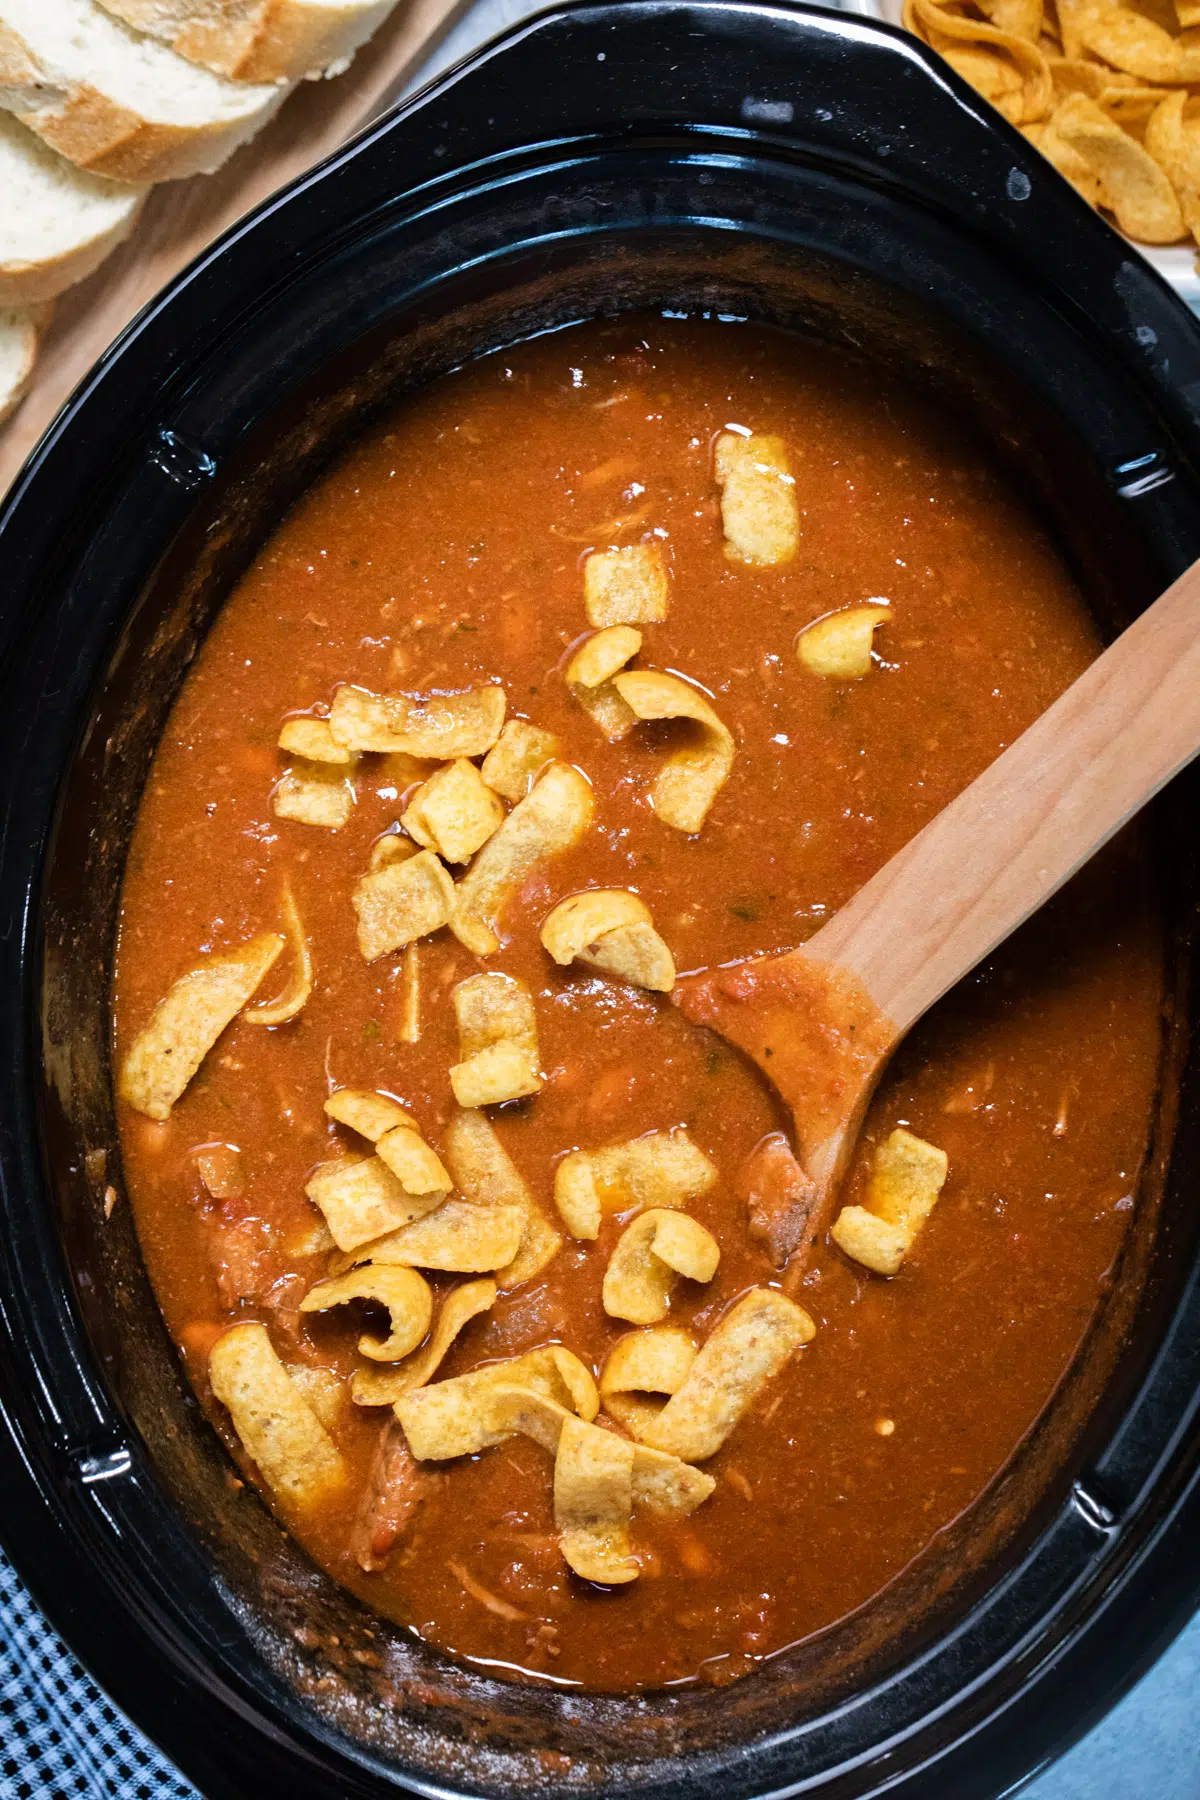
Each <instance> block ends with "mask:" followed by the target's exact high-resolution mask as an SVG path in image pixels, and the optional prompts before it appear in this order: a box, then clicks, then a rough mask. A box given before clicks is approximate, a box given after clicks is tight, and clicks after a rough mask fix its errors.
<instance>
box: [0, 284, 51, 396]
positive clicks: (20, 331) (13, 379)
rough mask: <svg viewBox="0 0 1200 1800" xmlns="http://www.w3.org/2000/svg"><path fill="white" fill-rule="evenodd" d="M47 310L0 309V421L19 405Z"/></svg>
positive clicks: (34, 358) (47, 308) (35, 359)
mask: <svg viewBox="0 0 1200 1800" xmlns="http://www.w3.org/2000/svg"><path fill="white" fill-rule="evenodd" d="M49 311H50V309H49V307H47V306H41V307H28V306H0V419H7V417H8V415H9V413H10V412H12V411H13V410H14V409H15V408H16V407H17V406H18V405H19V404H20V402H21V400H22V398H23V397H24V394H25V389H26V388H27V387H28V386H29V377H30V376H31V375H32V374H33V365H34V363H35V362H36V361H37V346H38V335H39V333H40V332H41V329H42V326H43V325H44V324H45V323H46V319H47V317H48V316H49Z"/></svg>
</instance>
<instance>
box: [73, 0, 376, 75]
mask: <svg viewBox="0 0 1200 1800" xmlns="http://www.w3.org/2000/svg"><path fill="white" fill-rule="evenodd" d="M102 4H103V5H104V6H106V7H107V8H108V11H109V12H111V13H115V14H116V16H117V17H118V18H119V19H124V21H125V23H126V24H127V25H133V26H134V27H136V29H137V30H138V31H146V32H149V34H150V36H151V37H155V38H159V39H161V41H162V42H163V43H164V44H169V45H170V46H171V48H172V50H174V51H176V52H177V53H178V54H179V55H180V56H186V57H187V59H188V61H189V62H194V63H201V64H203V66H204V67H205V68H206V69H214V70H215V71H216V72H217V74H218V75H229V76H233V77H235V78H236V79H237V80H239V81H294V80H297V79H298V78H299V77H300V76H302V75H317V74H320V73H321V71H322V70H325V69H328V68H330V67H331V66H334V67H336V66H340V67H345V64H346V63H347V62H348V61H349V59H350V58H351V57H352V56H353V55H354V52H355V51H356V50H357V49H358V47H359V45H360V44H365V43H366V41H367V39H368V38H369V37H370V36H371V34H372V32H374V31H375V30H376V28H377V27H378V26H379V25H381V24H382V23H383V21H384V19H386V17H387V15H388V13H390V12H391V10H392V7H393V6H394V5H395V0H102Z"/></svg>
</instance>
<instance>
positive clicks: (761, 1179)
mask: <svg viewBox="0 0 1200 1800" xmlns="http://www.w3.org/2000/svg"><path fill="white" fill-rule="evenodd" d="M737 1194H738V1198H739V1199H741V1200H744V1201H745V1202H746V1211H747V1213H748V1214H749V1219H750V1223H749V1228H748V1235H749V1236H750V1237H751V1238H752V1239H753V1240H754V1242H755V1243H757V1244H762V1246H763V1248H764V1249H765V1250H766V1252H767V1255H768V1256H769V1257H770V1259H771V1261H772V1263H773V1264H774V1266H775V1267H776V1268H777V1269H782V1268H784V1267H786V1265H787V1261H788V1258H789V1257H790V1256H792V1255H794V1254H795V1252H796V1251H797V1250H798V1249H799V1247H800V1245H801V1243H802V1242H803V1240H804V1233H805V1229H806V1228H807V1225H808V1221H809V1218H810V1217H811V1215H812V1210H813V1206H814V1205H815V1203H816V1199H817V1185H816V1183H815V1181H813V1179H812V1177H811V1176H810V1175H807V1174H805V1172H804V1170H803V1169H802V1168H801V1167H800V1164H799V1163H798V1162H797V1161H796V1158H795V1157H794V1156H793V1155H792V1152H791V1148H790V1146H789V1145H788V1141H787V1139H786V1138H785V1137H784V1135H783V1133H782V1132H781V1131H773V1132H772V1133H771V1135H770V1136H769V1137H765V1138H763V1140H762V1142H761V1143H760V1144H758V1145H757V1146H756V1147H755V1149H754V1150H752V1151H751V1153H750V1155H749V1156H748V1157H747V1158H746V1161H745V1162H744V1163H743V1164H742V1168H741V1172H740V1174H739V1175H738V1179H737Z"/></svg>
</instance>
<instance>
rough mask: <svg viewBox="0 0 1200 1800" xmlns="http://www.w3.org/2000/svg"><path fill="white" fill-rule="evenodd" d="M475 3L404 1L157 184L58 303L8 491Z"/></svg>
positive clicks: (2, 466)
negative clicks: (205, 166)
mask: <svg viewBox="0 0 1200 1800" xmlns="http://www.w3.org/2000/svg"><path fill="white" fill-rule="evenodd" d="M470 4H471V0H400V5H399V6H398V7H397V9H396V11H395V13H393V15H392V17H391V18H390V19H388V20H387V22H386V23H385V24H384V25H383V26H382V27H381V28H380V30H379V31H378V32H377V33H376V34H375V36H374V38H373V39H372V40H371V42H370V43H369V44H367V45H365V46H364V47H363V49H361V50H360V51H359V52H358V55H357V56H356V57H355V59H354V61H353V62H352V63H351V65H350V67H349V69H348V70H347V71H346V73H345V74H344V75H339V76H338V77H337V78H336V79H335V80H333V81H302V82H301V83H300V85H299V87H298V88H297V90H296V92H295V93H294V94H292V95H290V96H289V98H288V100H287V102H286V104H285V105H284V106H283V107H281V108H280V111H279V112H278V113H277V114H276V116H275V118H274V119H272V121H271V123H270V124H269V125H268V126H267V127H266V129H265V130H264V131H262V132H260V134H259V136H258V137H256V138H255V139H254V140H253V141H252V142H251V143H249V144H246V145H245V146H244V147H243V148H242V149H241V150H239V151H238V152H237V154H236V155H234V156H232V157H231V158H230V160H229V161H228V162H227V163H226V164H225V165H224V166H223V167H222V168H220V169H218V170H217V172H216V174H215V175H197V176H194V177H193V178H192V179H191V180H190V181H167V182H163V183H162V185H161V186H159V187H157V188H155V189H154V191H153V193H151V195H150V197H149V199H148V200H147V202H146V205H145V208H144V209H143V212H142V216H141V218H140V219H139V221H138V223H137V226H136V227H135V229H134V232H133V235H132V237H131V238H130V239H129V241H128V242H127V243H125V244H122V245H121V247H120V249H118V250H116V251H115V252H114V253H113V255H112V256H110V257H109V258H108V261H107V262H105V263H103V264H102V265H101V267H100V268H99V269H97V271H96V273H95V274H94V275H92V276H90V277H89V278H88V280H87V281H81V282H80V283H79V284H78V286H76V287H73V288H70V289H68V291H67V292H66V293H65V294H64V295H63V296H62V298H61V299H60V300H59V301H58V303H57V306H56V308H55V312H54V317H53V319H52V321H51V324H50V327H49V329H48V331H47V332H46V334H45V336H44V338H43V339H42V349H41V355H40V356H39V358H38V363H37V367H36V368H35V370H34V376H33V384H32V386H31V388H30V390H29V393H28V395H27V396H26V398H25V400H24V401H23V402H22V404H21V406H20V407H18V409H17V411H16V412H15V413H14V414H13V416H12V418H11V419H10V420H9V421H8V422H7V423H6V424H5V425H3V426H0V498H2V497H3V495H4V494H5V493H6V492H7V490H8V488H9V486H10V485H11V483H12V481H13V479H14V477H15V476H16V475H17V473H18V471H19V470H20V468H21V465H22V463H23V462H24V461H25V458H26V457H27V456H28V455H29V452H30V451H31V450H32V449H33V447H34V445H35V444H36V443H37V441H38V439H39V438H40V437H41V435H42V433H43V431H45V429H46V427H47V425H49V423H50V421H51V420H52V419H53V417H54V415H55V413H56V412H57V411H58V409H59V407H60V406H61V405H62V404H63V402H64V401H65V400H66V399H67V397H68V395H69V394H70V393H71V391H72V389H73V388H74V387H75V386H76V384H77V383H78V382H79V381H80V380H82V378H83V377H84V376H85V375H86V374H87V372H88V370H89V369H90V368H91V366H92V364H93V363H94V362H95V360H96V358H97V357H98V356H99V355H100V354H101V352H102V351H103V350H105V349H106V348H107V347H108V345H109V344H111V343H112V341H113V339H114V338H115V337H116V335H117V333H118V332H119V331H120V330H121V329H122V328H123V327H124V326H125V325H127V324H128V323H129V321H130V319H132V318H133V316H134V314H135V313H136V312H138V311H139V310H140V308H141V307H143V306H144V305H145V303H146V301H147V300H149V299H151V298H153V296H154V295H155V294H156V293H157V292H158V290H159V289H160V288H161V287H163V286H164V285H165V283H166V282H168V281H169V280H170V279H171V277H172V276H173V275H175V274H177V273H178V272H179V270H180V269H182V268H184V267H185V265H186V264H187V263H189V262H191V260H192V258H193V257H194V256H196V255H198V254H199V252H200V251H201V250H203V248H204V246H205V245H206V244H209V243H211V242H212V240H213V239H214V238H215V237H218V236H219V235H220V233H221V232H223V231H225V230H227V229H228V227H229V226H230V225H232V224H233V223H234V222H235V221H236V220H237V219H240V218H241V216H242V214H243V213H246V212H248V211H249V210H250V208H251V207H252V206H257V205H258V203H259V201H260V200H264V199H266V197H267V195H268V194H272V193H274V192H275V190H276V189H277V188H280V187H282V186H283V185H284V183H285V182H288V181H291V180H293V179H294V178H295V177H296V176H297V175H302V174H303V173H304V171H305V169H310V168H312V166H313V164H314V163H318V162H320V161H321V159H322V158H323V157H326V156H328V155H329V154H330V152H331V151H333V150H336V149H337V147H338V145H339V144H342V143H344V142H345V141H346V139H347V138H350V137H353V136H354V134H355V133H356V132H358V131H361V130H362V128H363V126H364V125H367V124H369V123H370V121H371V120H372V119H373V118H375V117H377V116H378V114H379V113H381V112H383V111H384V110H385V108H386V107H387V106H389V105H390V104H391V103H392V102H393V101H394V100H395V99H396V98H397V96H398V95H399V94H400V92H401V91H402V90H403V88H404V86H405V84H406V83H407V82H408V81H409V80H411V78H412V76H413V75H414V74H415V72H416V70H417V69H418V68H419V67H420V66H421V64H422V63H423V62H424V61H425V59H426V58H427V57H428V56H429V55H430V54H431V52H432V51H433V49H434V48H435V47H436V45H437V43H438V42H439V40H440V39H441V38H442V37H444V35H445V34H446V32H447V31H448V30H449V28H450V26H451V25H452V24H453V23H454V21H455V19H456V18H457V17H458V16H459V15H460V14H461V13H463V12H465V11H466V9H467V7H468V6H469V5H470Z"/></svg>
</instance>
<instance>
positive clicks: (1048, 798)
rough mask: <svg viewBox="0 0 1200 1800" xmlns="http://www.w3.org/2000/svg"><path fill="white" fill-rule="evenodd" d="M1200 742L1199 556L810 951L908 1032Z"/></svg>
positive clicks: (839, 916)
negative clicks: (852, 977) (846, 975)
mask: <svg viewBox="0 0 1200 1800" xmlns="http://www.w3.org/2000/svg"><path fill="white" fill-rule="evenodd" d="M1198 751H1200V563H1195V564H1193V565H1192V567H1191V568H1190V569H1188V570H1187V571H1186V572H1185V573H1184V574H1183V575H1181V576H1180V578H1179V580H1178V581H1176V582H1175V583H1174V585H1173V586H1172V587H1170V588H1168V589H1167V592H1166V593H1165V594H1164V595H1163V596H1162V598H1161V599H1159V600H1157V601H1155V603H1154V605H1153V606H1151V607H1150V608H1148V610H1147V611H1146V612H1144V613H1142V615H1141V616H1140V618H1138V619H1137V620H1135V622H1134V623H1133V624H1132V625H1131V626H1130V627H1129V629H1128V630H1127V631H1125V632H1124V633H1122V635H1121V636H1120V637H1119V638H1118V639H1117V640H1116V642H1115V643H1114V644H1112V645H1110V647H1109V648H1108V649H1107V650H1106V651H1105V652H1104V654H1103V655H1102V656H1100V657H1098V658H1097V660H1096V661H1095V662H1094V663H1093V664H1092V665H1091V667H1090V668H1089V669H1088V670H1087V671H1086V672H1085V673H1084V674H1083V675H1081V676H1080V678H1079V680H1078V681H1076V682H1074V683H1073V684H1072V685H1071V687H1069V688H1068V689H1067V691H1066V693H1065V694H1063V695H1062V696H1061V698H1060V699H1058V700H1057V701H1055V703H1054V705H1053V706H1052V707H1051V708H1050V709H1049V711H1048V712H1046V713H1043V714H1042V716H1041V718H1040V719H1038V720H1037V722H1036V723H1035V724H1033V725H1031V726H1030V728H1029V730H1028V731H1026V732H1024V733H1023V734H1022V735H1021V737H1019V738H1018V739H1017V741H1016V743H1015V744H1013V745H1012V746H1011V747H1010V748H1009V749H1008V750H1006V751H1004V753H1003V754H1002V755H1001V756H999V757H998V758H997V760H996V761H995V762H994V763H992V764H991V766H990V767H989V768H987V769H985V770H984V772H983V774H982V775H980V776H979V778H978V780H976V781H973V782H972V783H971V785H970V787H968V788H966V789H964V791H963V792H962V793H961V794H960V795H959V796H958V798H957V799H956V800H954V801H952V802H951V804H950V805H949V806H947V807H946V808H945V810H944V811H943V812H941V813H939V814H938V816H937V818H936V819H934V820H932V821H931V823H930V824H928V825H927V826H926V827H925V829H924V830H923V831H921V832H919V833H918V835H917V836H916V837H915V838H913V839H912V840H911V842H910V843H908V844H907V845H906V846H905V847H904V849H903V850H901V851H900V853H899V855H897V856H894V857H893V858H892V860H891V861H890V862H889V863H887V864H886V865H885V867H884V868H882V869H880V871H879V873H878V874H877V875H875V876H873V877H872V879H871V880H870V881H869V882H867V884H866V886H865V887H863V888H861V889H860V890H859V892H858V893H857V894H856V895H855V897H854V898H853V900H851V901H850V902H849V904H848V905H846V906H843V907H842V909H841V911H840V912H839V913H838V914H837V915H836V917H835V918H833V919H831V920H830V922H829V924H828V925H825V926H823V927H822V929H821V930H820V931H819V932H817V933H816V935H815V936H814V937H812V938H810V939H809V940H808V942H807V943H806V944H805V946H804V951H803V954H804V956H805V957H806V958H809V959H811V960H815V961H819V962H827V963H836V964H839V965H840V966H841V967H842V968H844V969H848V970H851V971H853V972H854V974H856V975H857V976H858V978H859V980H860V981H861V982H862V983H863V985H864V986H865V988H866V989H867V992H868V993H869V994H870V996H871V998H872V999H873V1000H874V1001H875V1003H876V1005H877V1006H878V1007H879V1008H880V1009H881V1010H882V1011H883V1012H884V1013H886V1014H887V1015H888V1017H889V1018H890V1019H891V1020H892V1022H893V1023H894V1024H895V1025H896V1026H897V1027H899V1029H900V1030H901V1031H906V1030H907V1029H908V1027H909V1026H910V1025H911V1024H913V1023H914V1022H915V1021H916V1020H917V1019H919V1018H920V1016H921V1015H922V1013H924V1012H926V1011H927V1010H928V1008H929V1007H931V1006H932V1005H933V1003H934V1001H935V1000H938V999H939V998H940V997H941V995H942V994H944V993H945V992H946V990H947V989H948V988H951V987H953V986H954V983H955V982H956V981H958V980H959V979H960V978H961V977H962V976H963V975H966V974H967V973H968V972H969V971H970V970H971V969H973V968H974V967H975V965H976V963H978V962H980V961H982V959H983V958H984V957H985V956H987V954H988V952H989V951H991V950H993V949H994V948H995V947H996V945H997V944H999V943H1001V942H1002V941H1003V940H1004V939H1005V938H1006V937H1008V936H1009V934H1010V933H1011V932H1013V931H1015V930H1016V928H1017V926H1018V925H1020V924H1021V922H1022V921H1023V920H1024V919H1027V918H1028V917H1029V915H1030V914H1031V913H1033V912H1035V911H1036V910H1037V908H1038V907H1039V906H1041V905H1042V903H1043V901H1045V900H1047V899H1049V897H1050V895H1051V894H1053V893H1054V892H1055V891H1056V890H1057V889H1058V888H1060V887H1061V886H1062V884H1063V882H1065V881H1066V880H1067V879H1068V878H1069V877H1070V876H1071V875H1073V874H1074V872H1075V870H1076V869H1078V868H1079V867H1080V866H1081V864H1083V863H1085V862H1086V861H1087V860H1088V858H1089V857H1090V856H1092V855H1093V854H1094V852H1095V851H1097V850H1098V849H1099V848H1100V846H1101V845H1102V844H1103V843H1105V842H1106V841H1107V839H1109V838H1110V837H1111V836H1112V835H1113V833H1114V832H1115V831H1117V830H1119V828H1120V827H1121V826H1122V825H1123V824H1124V823H1125V821H1126V820H1127V819H1129V818H1131V817H1132V815H1133V814H1134V813H1135V812H1137V811H1138V809H1139V808H1140V807H1142V806H1144V805H1145V804H1146V802H1147V801H1148V800H1149V799H1151V798H1152V796H1153V795H1154V794H1156V793H1157V792H1158V790H1159V789H1160V788H1161V787H1163V786H1164V785H1165V784H1166V783H1167V782H1168V781H1170V779H1171V777H1172V775H1175V774H1177V773H1178V771H1179V770H1180V769H1182V768H1183V767H1184V766H1185V765H1186V764H1187V763H1189V762H1190V761H1191V760H1192V758H1193V757H1194V756H1195V755H1196V754H1197V752H1198Z"/></svg>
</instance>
